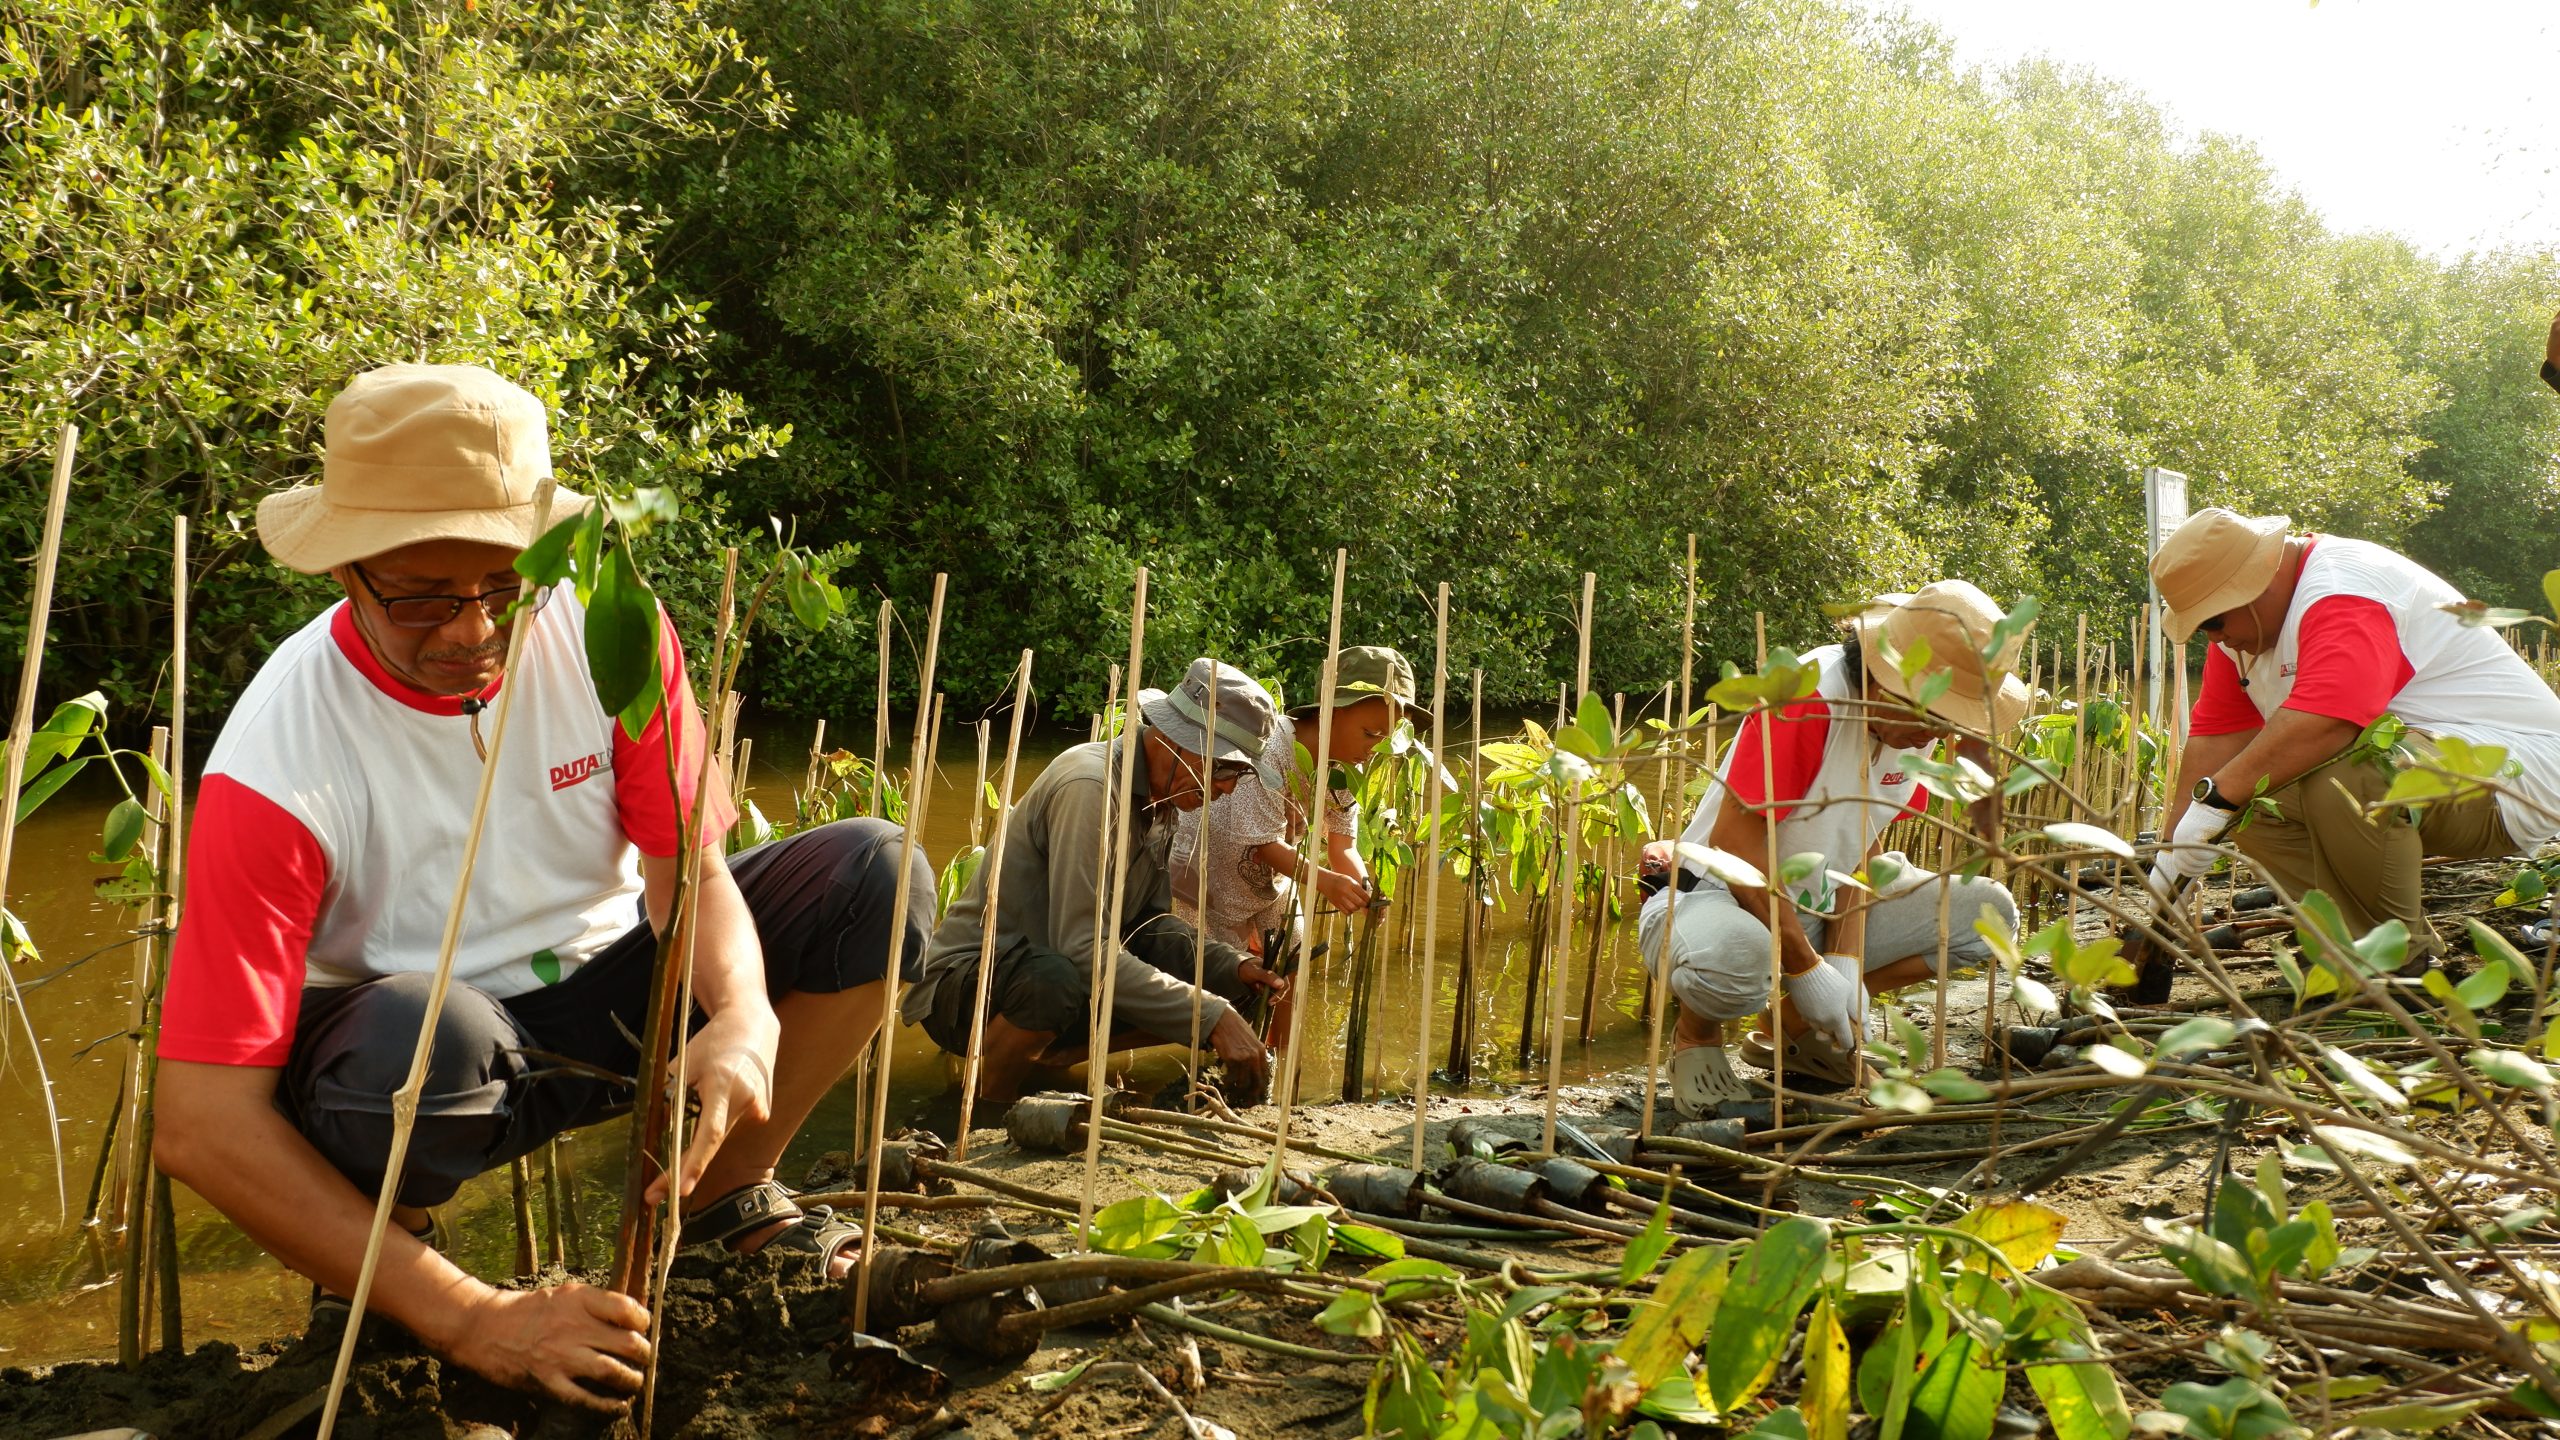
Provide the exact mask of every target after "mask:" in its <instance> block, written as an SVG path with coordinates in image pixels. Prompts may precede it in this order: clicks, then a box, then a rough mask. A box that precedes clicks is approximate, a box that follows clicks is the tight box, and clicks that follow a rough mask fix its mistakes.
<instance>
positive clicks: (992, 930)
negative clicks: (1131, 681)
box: [951, 650, 1031, 1160]
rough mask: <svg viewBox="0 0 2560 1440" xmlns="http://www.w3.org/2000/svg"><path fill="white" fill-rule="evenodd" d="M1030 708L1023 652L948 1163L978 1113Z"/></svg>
mask: <svg viewBox="0 0 2560 1440" xmlns="http://www.w3.org/2000/svg"><path fill="white" fill-rule="evenodd" d="M1030 703H1031V652H1030V651H1028V650H1025V651H1023V652H1022V662H1021V664H1020V665H1019V666H1018V667H1017V668H1016V670H1015V672H1014V682H1013V714H1012V715H1011V716H1010V717H1008V718H1007V720H1006V721H1005V736H1004V781H1003V783H1002V784H1001V785H1000V786H999V787H998V789H997V792H996V828H995V834H994V835H993V836H991V837H990V838H989V839H988V841H987V858H986V859H985V860H984V861H982V862H980V864H979V867H978V873H979V874H981V875H984V876H986V877H987V884H986V894H987V898H986V902H985V904H983V905H982V906H980V907H979V921H980V924H979V926H978V931H979V935H978V1003H977V1004H976V1005H975V1006H973V1007H971V1009H970V1011H969V1060H968V1063H967V1064H966V1065H965V1066H963V1067H962V1069H961V1077H960V1133H959V1134H957V1135H956V1136H954V1137H952V1142H951V1158H952V1159H954V1160H966V1159H968V1158H969V1121H970V1118H971V1116H972V1115H973V1114H974V1112H975V1111H976V1108H977V1102H978V1072H979V1067H980V1066H981V1065H982V1064H983V1063H984V1062H985V1060H986V1053H985V1052H986V1040H987V989H988V984H989V980H990V978H991V976H992V975H993V973H994V970H995V953H996V901H997V899H998V898H999V897H1000V896H1001V895H1002V893H1003V888H1004V843H1005V834H1006V826H1007V823H1008V822H1009V821H1010V820H1011V819H1012V817H1013V771H1014V764H1015V762H1016V761H1017V760H1019V759H1020V758H1021V756H1022V713H1023V711H1024V710H1025V709H1026V708H1028V707H1029V705H1030Z"/></svg>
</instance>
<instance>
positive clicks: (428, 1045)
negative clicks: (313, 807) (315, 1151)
mask: <svg viewBox="0 0 2560 1440" xmlns="http://www.w3.org/2000/svg"><path fill="white" fill-rule="evenodd" d="M552 489H553V487H552V482H551V481H550V480H547V479H546V480H544V481H543V482H542V484H541V486H540V488H539V489H538V490H536V491H535V493H534V502H533V533H534V534H536V535H540V534H542V533H543V532H544V531H546V530H548V529H550V528H551V496H552ZM532 628H533V627H532V626H531V625H521V624H520V625H510V626H508V627H507V659H506V665H505V668H504V670H503V671H501V672H500V673H502V674H507V675H511V676H512V675H514V674H515V669H516V657H517V656H519V655H521V654H523V653H524V637H525V632H526V631H528V630H530V629H532ZM518 678H521V677H518ZM523 691H524V686H523V685H521V684H516V685H505V686H501V687H499V690H498V717H497V720H496V721H495V723H493V724H492V725H491V726H490V728H489V757H488V758H487V759H486V760H484V761H482V762H481V764H480V793H479V794H478V795H477V796H475V797H473V799H472V802H471V828H470V829H468V830H466V831H465V832H463V837H462V865H461V869H460V870H459V872H458V873H457V874H456V875H455V876H454V881H453V900H452V902H451V903H450V904H448V905H447V906H446V907H445V915H444V938H443V940H442V941H440V942H439V943H438V944H437V946H436V968H435V977H434V979H433V980H432V981H430V982H429V984H428V987H427V1007H426V1011H425V1013H424V1014H422V1015H421V1016H420V1017H419V1019H418V1040H417V1044H416V1046H415V1047H414V1048H412V1050H411V1051H410V1054H409V1078H408V1079H407V1080H405V1081H403V1082H402V1083H401V1086H400V1089H399V1091H398V1092H397V1093H395V1094H394V1095H393V1096H392V1097H391V1149H390V1153H389V1154H387V1155H385V1156H384V1157H383V1162H382V1190H381V1193H379V1194H378V1195H376V1196H375V1197H374V1202H373V1223H372V1224H371V1225H370V1226H369V1227H367V1229H366V1231H365V1239H364V1263H363V1265H362V1266H360V1267H359V1268H358V1269H357V1271H356V1293H355V1294H354V1296H353V1297H351V1298H350V1299H349V1300H348V1302H347V1328H346V1333H345V1334H344V1335H343V1336H341V1337H340V1338H339V1341H338V1359H337V1363H336V1364H335V1365H334V1366H332V1367H331V1369H330V1371H329V1398H328V1399H327V1401H325V1402H323V1404H322V1406H321V1411H320V1440H329V1437H330V1436H331V1435H333V1434H335V1433H336V1431H337V1427H338V1405H339V1402H340V1401H342V1400H344V1399H345V1398H346V1389H347V1367H348V1366H349V1365H350V1364H351V1363H352V1362H353V1361H354V1360H355V1355H356V1340H357V1338H358V1337H359V1336H361V1335H362V1334H363V1333H364V1315H365V1305H366V1303H367V1302H368V1301H370V1300H371V1299H372V1298H373V1272H374V1269H375V1267H376V1266H378V1265H379V1264H381V1262H382V1232H383V1229H384V1227H385V1226H387V1225H389V1224H390V1223H391V1206H392V1203H393V1197H394V1196H396V1195H398V1194H399V1193H400V1172H401V1169H402V1168H403V1167H404V1166H406V1165H407V1164H408V1161H409V1134H410V1132H411V1131H412V1130H413V1129H415V1128H416V1127H417V1123H418V1097H419V1095H420V1094H421V1093H422V1092H423V1091H424V1090H425V1089H426V1086H427V1057H428V1055H429V1054H430V1053H431V1052H432V1051H433V1050H434V1048H435V1041H436V1024H437V1022H438V1021H439V1020H441V1019H442V1018H443V1016H444V1000H445V994H446V992H447V991H448V990H449V989H450V988H451V987H452V985H453V955H454V950H455V949H456V948H457V947H458V946H459V945H460V944H461V942H462V907H463V903H464V902H465V901H466V900H468V899H469V898H470V897H471V872H472V869H473V868H474V867H475V866H477V865H478V864H479V863H480V836H481V832H482V831H484V830H486V829H487V828H488V824H489V796H490V793H491V792H492V791H493V790H495V789H496V787H497V782H498V757H499V756H500V755H501V754H503V753H504V752H505V749H506V744H507V721H508V719H509V718H510V717H512V716H513V715H514V714H515V707H516V696H517V695H519V694H521V693H523ZM668 724H669V727H670V732H671V733H672V728H673V725H674V718H673V717H672V716H671V717H669V720H668ZM643 1083H646V1082H645V1080H644V1082H643Z"/></svg>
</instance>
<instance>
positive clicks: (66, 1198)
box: [0, 421, 80, 1225]
mask: <svg viewBox="0 0 2560 1440" xmlns="http://www.w3.org/2000/svg"><path fill="white" fill-rule="evenodd" d="M79 453H80V427H79V426H77V425H74V424H71V423H70V422H68V421H65V422H64V423H63V426H62V429H61V431H60V432H59V434H58V435H57V436H56V438H55V441H54V449H53V488H52V490H50V491H49V492H47V494H46V496H45V505H44V538H43V540H42V542H41V543H40V544H39V545H38V546H37V549H36V579H35V591H34V593H33V594H32V595H30V596H29V597H28V601H27V653H26V654H25V656H24V657H22V658H21V659H20V660H19V662H18V712H17V716H16V718H15V719H14V720H12V721H11V723H10V726H9V750H8V754H7V756H6V757H5V759H6V762H7V763H5V764H0V774H4V775H5V777H6V778H5V779H0V910H6V909H8V907H9V853H10V849H11V847H12V846H13V845H14V844H15V843H16V840H17V835H18V785H19V782H20V780H21V779H23V778H24V774H25V771H26V768H27V765H26V760H27V745H28V743H29V737H31V736H32V735H33V734H34V733H35V728H36V684H37V679H38V677H39V676H40V675H41V674H42V673H43V670H44V633H45V630H46V627H48V626H49V625H50V624H51V623H52V621H53V571H54V565H55V564H56V562H58V561H59V560H60V559H61V558H62V516H63V512H64V510H65V509H66V508H67V507H68V506H69V504H70V499H71V462H72V461H73V460H74V459H75V458H76V457H77V456H78V455H79ZM0 981H5V982H6V983H7V985H8V992H9V995H8V999H9V1008H10V1009H12V1010H15V1011H17V1012H18V1024H19V1026H20V1027H21V1028H23V1029H24V1030H25V1031H26V1034H27V1054H28V1056H29V1057H30V1058H31V1059H33V1061H34V1062H35V1067H36V1088H37V1089H38V1090H39V1091H41V1092H42V1093H43V1095H44V1120H45V1126H44V1133H45V1135H46V1137H47V1139H48V1140H49V1141H50V1142H51V1144H52V1148H53V1201H54V1207H55V1210H56V1212H57V1214H58V1216H59V1219H60V1223H62V1224H65V1225H68V1224H70V1223H71V1182H70V1176H69V1174H68V1172H67V1171H66V1169H65V1166H64V1161H63V1158H62V1115H61V1112H60V1111H59V1110H58V1109H57V1108H56V1107H55V1104H54V1096H53V1076H52V1075H51V1074H50V1073H48V1072H47V1071H46V1070H45V1065H44V1042H42V1041H41V1040H38V1039H37V1038H36V1022H35V1020H34V1018H33V1017H31V1016H29V1015H28V1014H27V1000H26V996H25V995H24V994H23V993H22V992H20V990H19V989H18V977H17V973H16V967H15V966H13V965H10V964H8V963H6V962H0Z"/></svg>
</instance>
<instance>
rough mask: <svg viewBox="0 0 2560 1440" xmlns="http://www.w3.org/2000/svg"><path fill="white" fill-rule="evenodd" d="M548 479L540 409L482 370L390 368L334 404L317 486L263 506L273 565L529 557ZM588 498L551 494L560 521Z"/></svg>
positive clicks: (314, 571) (312, 570)
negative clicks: (463, 555) (468, 549)
mask: <svg viewBox="0 0 2560 1440" xmlns="http://www.w3.org/2000/svg"><path fill="white" fill-rule="evenodd" d="M550 476H551V427H550V423H549V420H548V419H547V417H546V416H545V415H544V414H543V410H542V402H541V401H539V400H537V399H535V398H534V397H533V395H532V394H531V393H530V392H528V391H526V390H525V389H524V388H523V387H522V386H519V385H516V384H514V383H513V382H511V381H508V380H505V379H502V378H500V376H499V375H498V374H497V373H496V372H495V371H492V370H489V369H487V368H486V367H483V366H479V365H385V366H383V367H381V368H380V369H376V370H367V371H365V372H364V373H363V374H361V375H358V376H357V377H356V378H355V379H354V380H352V381H349V382H348V384H347V388H346V389H344V390H341V391H339V392H338V398H336V399H334V400H332V401H330V402H329V415H328V450H327V452H326V455H325V456H324V458H323V460H322V462H321V471H320V483H319V484H317V485H304V486H300V487H297V488H295V489H292V490H286V491H283V492H280V493H278V494H274V495H270V496H268V497H267V498H266V499H264V500H261V501H259V502H258V539H259V540H260V541H261V542H262V543H264V544H265V546H266V547H267V553H268V554H269V555H272V556H274V557H275V559H276V563H277V564H280V565H283V566H285V567H287V568H288V569H293V570H299V571H301V572H302V573H303V574H305V575H318V574H321V573H323V572H325V571H329V570H333V569H335V568H337V567H338V566H340V565H344V564H347V563H349V562H350V561H356V560H362V559H365V558H367V557H368V556H373V555H379V554H381V553H383V552H384V551H386V550H397V549H399V548H400V547H401V546H403V545H414V544H417V543H418V542H420V541H422V540H477V541H481V542H483V543H486V544H490V545H506V546H511V547H513V548H515V549H519V550H521V549H523V548H524V547H526V546H528V545H531V544H532V543H533V541H534V538H535V537H534V529H533V521H534V501H535V497H536V495H537V493H538V492H539V491H540V489H541V486H542V482H543V481H544V480H546V479H549V478H550ZM586 508H587V501H586V498H585V497H584V496H580V495H575V494H572V493H570V492H569V491H567V490H561V489H556V488H555V489H554V490H553V491H552V496H551V518H552V519H553V520H555V521H557V520H562V519H566V518H567V517H569V516H571V515H576V514H580V513H582V512H583V511H584V510H585V509H586Z"/></svg>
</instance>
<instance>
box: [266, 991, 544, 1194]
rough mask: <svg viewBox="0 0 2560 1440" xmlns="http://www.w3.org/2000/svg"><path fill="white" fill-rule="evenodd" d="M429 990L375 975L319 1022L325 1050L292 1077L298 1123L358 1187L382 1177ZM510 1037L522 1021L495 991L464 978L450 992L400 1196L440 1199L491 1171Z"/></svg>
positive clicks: (503, 1114) (502, 1122)
mask: <svg viewBox="0 0 2560 1440" xmlns="http://www.w3.org/2000/svg"><path fill="white" fill-rule="evenodd" d="M432 990H433V980H432V977H429V976H425V975H394V976H389V977H386V978H384V979H381V980H375V981H370V982H368V983H367V984H366V985H365V986H364V987H363V989H362V991H360V992H359V993H357V994H355V995H351V996H349V997H348V998H347V999H346V1001H345V1002H344V1003H343V1004H341V1005H339V1006H337V1007H336V1008H335V1009H334V1010H332V1011H331V1012H330V1013H329V1014H328V1016H327V1017H326V1018H325V1019H324V1020H323V1021H322V1022H321V1024H322V1027H323V1031H324V1033H322V1034H320V1035H318V1036H315V1037H314V1041H315V1044H316V1045H317V1046H318V1047H319V1048H320V1049H321V1051H322V1053H320V1054H318V1055H316V1056H313V1057H312V1058H311V1059H310V1061H309V1063H308V1065H307V1066H306V1067H303V1068H304V1073H303V1074H301V1075H299V1076H297V1077H295V1080H294V1088H295V1091H296V1094H295V1096H294V1110H295V1112H296V1113H295V1119H296V1122H297V1126H298V1128H299V1129H300V1130H301V1131H302V1133H303V1135H304V1136H305V1137H306V1138H307V1139H309V1140H310V1141H311V1143H312V1146H313V1148H315V1149H317V1150H319V1151H320V1153H321V1154H322V1155H323V1156H324V1157H326V1158H327V1159H328V1160H329V1162H330V1163H331V1164H332V1165H334V1166H336V1167H337V1168H338V1169H339V1170H340V1171H342V1172H344V1173H345V1174H346V1175H347V1176H348V1178H349V1179H351V1180H353V1181H354V1182H355V1183H356V1184H357V1186H358V1187H359V1188H374V1187H378V1186H379V1185H380V1183H381V1173H382V1167H383V1163H384V1160H385V1158H386V1157H387V1155H388V1154H389V1150H390V1141H391V1132H392V1126H393V1110H394V1106H393V1097H394V1096H395V1095H396V1094H397V1093H398V1092H399V1091H400V1090H401V1089H402V1088H403V1087H404V1086H405V1085H406V1084H407V1083H408V1078H409V1065H410V1058H411V1056H412V1054H413V1053H414V1050H415V1047H416V1045H417V1039H418V1032H419V1029H420V1027H421V1026H422V1025H423V1024H424V1023H425V1021H426V1016H427V1008H428V1003H429V999H430V996H431V993H432ZM514 1043H515V1029H514V1025H513V1023H512V1022H511V1021H510V1020H509V1019H508V1017H507V1014H506V1011H505V1008H504V1007H503V1006H501V1005H499V1004H498V1002H497V1001H496V1000H495V999H493V998H491V997H490V996H489V995H488V994H486V993H485V992H483V991H480V990H477V989H474V988H473V987H471V986H468V985H455V986H452V987H451V988H450V989H449V990H448V992H447V994H446V997H445V1003H444V1008H443V1010H442V1011H441V1012H440V1013H439V1014H438V1016H437V1019H436V1034H435V1042H434V1044H433V1046H432V1047H431V1049H430V1052H429V1058H428V1062H427V1073H426V1075H425V1077H424V1083H423V1084H422V1085H421V1087H420V1090H419V1098H418V1114H417V1120H416V1122H415V1124H414V1126H413V1127H412V1130H411V1134H410V1144H409V1160H408V1163H407V1165H406V1166H405V1167H404V1168H403V1171H402V1181H401V1186H400V1195H399V1199H400V1201H401V1203H403V1204H407V1205H437V1204H441V1203H443V1202H444V1201H445V1200H447V1199H450V1198H451V1197H452V1195H453V1192H454V1191H455V1190H456V1189H458V1188H460V1186H461V1184H462V1182H463V1181H464V1180H467V1179H469V1178H470V1177H471V1176H473V1175H476V1174H478V1173H479V1172H480V1171H481V1170H482V1169H484V1168H486V1162H487V1158H488V1156H490V1155H491V1154H493V1153H495V1151H496V1147H497V1146H498V1144H499V1142H500V1141H501V1140H502V1139H503V1138H504V1136H505V1134H506V1129H507V1119H508V1107H507V1087H508V1078H509V1074H510V1069H511V1065H512V1063H513V1062H512V1061H511V1059H510V1052H511V1050H512V1049H513V1046H514Z"/></svg>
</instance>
